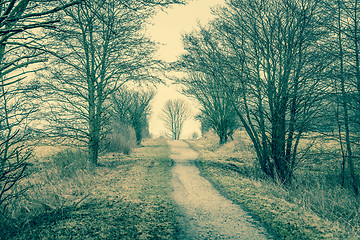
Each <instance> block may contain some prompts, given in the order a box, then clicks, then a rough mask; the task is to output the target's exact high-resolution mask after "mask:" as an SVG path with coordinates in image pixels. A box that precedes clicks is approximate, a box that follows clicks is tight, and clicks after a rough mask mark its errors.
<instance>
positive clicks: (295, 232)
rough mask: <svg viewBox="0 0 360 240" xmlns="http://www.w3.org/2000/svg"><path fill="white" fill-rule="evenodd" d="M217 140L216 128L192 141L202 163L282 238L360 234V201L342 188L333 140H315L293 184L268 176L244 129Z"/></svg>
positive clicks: (227, 193) (211, 177) (229, 193)
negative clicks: (224, 141) (230, 138)
mask: <svg viewBox="0 0 360 240" xmlns="http://www.w3.org/2000/svg"><path fill="white" fill-rule="evenodd" d="M304 141H312V138H307V139H305V140H304ZM217 142H218V139H217V138H216V136H215V135H214V134H211V133H209V134H207V135H206V136H204V137H203V138H202V139H199V140H194V141H189V143H190V144H191V145H192V146H193V148H195V149H197V150H198V151H199V152H200V153H201V157H200V159H199V160H198V161H197V166H198V167H199V168H200V170H201V173H202V174H203V176H205V177H206V178H208V179H209V180H210V181H211V182H212V183H213V184H214V185H215V186H216V187H217V188H218V189H219V190H220V191H221V192H222V193H223V194H224V195H225V196H227V197H228V198H230V199H232V200H233V201H234V202H236V203H237V204H239V205H241V206H243V207H244V208H245V209H247V210H248V211H249V212H250V213H252V214H253V215H254V216H255V218H257V219H259V220H260V221H262V222H264V223H266V224H267V226H268V227H269V228H271V229H272V230H274V231H275V232H277V233H278V234H280V235H281V237H282V238H284V239H359V235H358V234H359V224H360V218H359V215H360V214H359V213H360V212H359V209H358V201H359V200H358V199H357V198H356V197H354V195H353V194H352V193H351V192H350V191H349V190H347V189H345V188H341V187H340V183H339V181H338V180H339V179H338V177H337V176H338V175H339V173H340V172H339V169H340V166H341V161H340V159H337V158H334V157H333V156H335V155H334V154H335V153H334V151H335V150H334V149H336V147H335V146H336V143H335V142H334V141H332V140H329V139H327V140H324V139H320V138H319V139H317V140H316V141H315V142H312V144H313V147H312V148H311V149H310V151H309V154H308V155H307V156H308V157H307V158H304V160H303V162H301V163H300V164H299V167H298V169H297V171H296V178H295V181H294V183H293V186H291V188H288V189H286V188H284V187H282V186H280V185H279V184H277V183H276V182H274V181H271V180H266V177H265V176H264V175H263V174H262V172H261V171H260V170H259V167H258V166H257V162H256V160H255V156H254V155H253V153H252V148H251V144H250V141H249V140H248V138H247V137H246V134H245V133H244V132H237V133H236V134H235V136H234V141H231V142H229V143H227V144H225V145H223V146H219V144H218V143H217ZM331 156H332V158H331Z"/></svg>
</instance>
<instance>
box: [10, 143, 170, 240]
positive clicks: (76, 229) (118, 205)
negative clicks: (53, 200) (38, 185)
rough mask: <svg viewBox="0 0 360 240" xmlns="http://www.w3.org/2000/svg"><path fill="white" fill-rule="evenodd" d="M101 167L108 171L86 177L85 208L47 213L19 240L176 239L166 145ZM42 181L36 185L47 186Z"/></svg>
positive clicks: (118, 157) (148, 146)
mask: <svg viewBox="0 0 360 240" xmlns="http://www.w3.org/2000/svg"><path fill="white" fill-rule="evenodd" d="M101 163H102V164H103V166H102V167H99V168H97V169H95V171H94V172H93V173H87V174H86V176H82V179H83V181H82V182H84V181H85V182H87V184H84V183H82V190H83V191H86V190H88V191H89V196H88V197H86V198H85V199H84V200H83V201H82V202H81V203H80V204H77V205H71V204H68V205H67V207H57V208H54V209H52V210H51V211H47V212H43V214H40V215H39V216H37V217H36V218H33V219H31V220H30V221H28V223H27V224H26V225H24V227H23V228H24V229H23V230H22V231H21V233H20V234H18V235H17V236H15V237H14V239H174V236H175V235H176V223H175V207H174V206H175V205H174V203H173V200H172V198H171V191H172V188H171V185H170V178H171V172H170V168H171V160H170V159H169V148H168V146H167V143H166V141H165V140H159V139H157V140H148V141H147V142H145V144H144V147H141V148H138V149H136V150H134V152H133V153H132V154H131V155H130V156H125V155H122V154H109V155H108V156H105V157H104V158H103V159H102V160H101ZM47 171H51V169H47ZM39 174H40V173H39ZM40 177H41V175H38V177H37V179H36V180H38V181H41V179H39V178H40ZM76 177H78V176H73V177H72V178H76ZM50 180H51V179H50ZM52 180H54V181H56V179H52ZM69 181H70V180H69ZM44 184H45V183H44ZM54 184H55V183H54ZM84 186H86V189H83V188H84ZM67 194H70V193H63V194H62V195H64V196H63V197H65V196H66V195H67ZM43 201H44V200H43Z"/></svg>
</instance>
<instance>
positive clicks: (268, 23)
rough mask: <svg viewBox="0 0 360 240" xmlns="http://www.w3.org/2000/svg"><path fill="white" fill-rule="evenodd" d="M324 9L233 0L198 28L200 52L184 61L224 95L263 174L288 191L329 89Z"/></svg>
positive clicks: (291, 3)
mask: <svg viewBox="0 0 360 240" xmlns="http://www.w3.org/2000/svg"><path fill="white" fill-rule="evenodd" d="M322 10H323V9H322V6H321V5H320V1H317V0H312V1H286V0H282V1H275V0H274V1H263V0H256V1H250V0H249V1H247V0H245V1H228V2H227V7H224V8H221V9H218V10H217V16H218V18H217V19H216V20H215V21H213V22H212V24H211V25H210V27H209V29H205V28H202V29H201V34H202V36H203V37H202V39H203V41H202V43H201V44H198V45H197V46H198V47H197V49H198V50H197V51H191V54H186V55H184V56H183V59H182V61H183V65H184V64H185V66H186V67H187V68H190V69H193V70H194V71H199V72H203V73H207V74H212V75H214V76H216V78H217V79H218V82H219V84H222V85H224V86H225V87H226V88H227V93H228V96H229V99H231V101H232V103H233V105H234V109H235V111H236V113H237V115H238V117H239V119H240V121H241V125H242V126H244V128H245V130H246V132H247V133H248V135H249V137H250V139H251V141H252V143H253V146H254V149H255V152H256V154H257V157H258V160H259V163H260V166H261V168H262V170H263V171H264V172H265V173H266V174H267V175H268V176H270V177H272V178H274V179H279V181H280V182H282V183H283V184H285V185H289V184H291V180H292V177H293V173H294V170H295V167H296V164H297V163H298V161H299V159H298V158H297V156H298V150H299V149H298V146H299V142H300V140H301V136H302V135H303V133H304V132H305V131H308V130H309V127H310V123H311V119H312V118H314V117H316V115H317V114H318V113H319V109H320V106H321V104H320V103H321V100H322V98H323V96H324V95H323V93H324V92H325V90H326V86H325V85H324V81H322V79H324V78H323V76H322V75H324V72H325V70H326V68H327V67H328V66H329V65H330V63H331V61H332V59H331V57H329V56H327V55H326V54H324V49H322V46H321V43H322V42H323V40H324V39H325V38H326V36H327V31H326V30H325V29H324V28H323V27H322V25H323V22H322V21H323V16H324V13H323V12H322ZM190 37H193V36H190ZM192 50H193V49H192ZM194 52H196V53H197V54H196V55H194Z"/></svg>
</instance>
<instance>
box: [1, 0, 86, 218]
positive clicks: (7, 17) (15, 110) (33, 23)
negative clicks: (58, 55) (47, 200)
mask: <svg viewBox="0 0 360 240" xmlns="http://www.w3.org/2000/svg"><path fill="white" fill-rule="evenodd" d="M79 2H80V1H58V0H53V1H47V2H39V1H32V0H30V1H23V0H11V1H0V9H1V11H0V206H1V211H4V210H5V208H6V206H7V205H8V204H9V203H10V201H11V200H12V199H13V198H15V197H17V196H18V195H19V193H21V192H22V190H24V189H22V190H18V191H13V190H14V189H15V188H14V186H16V184H17V183H18V182H19V181H20V180H21V179H22V178H24V177H25V170H26V166H27V161H28V159H29V158H30V157H31V153H32V148H31V145H30V144H29V140H30V139H31V137H32V134H31V129H30V128H29V123H30V122H31V119H32V118H31V117H32V115H33V114H34V113H35V112H36V110H37V107H38V105H37V103H36V100H35V99H36V98H34V97H37V95H36V92H37V90H38V88H39V85H38V84H37V83H36V82H35V81H33V82H31V81H29V80H28V79H26V77H27V75H28V74H30V73H32V72H34V71H36V66H34V64H36V63H39V62H42V61H44V59H45V58H44V54H43V53H44V52H43V51H42V50H43V49H42V47H41V41H39V39H41V37H42V36H39V34H38V32H39V28H47V29H51V28H55V27H56V26H57V23H58V20H57V19H53V18H52V15H53V14H54V13H56V12H59V11H62V10H64V9H66V8H67V7H70V6H72V5H75V4H77V3H79Z"/></svg>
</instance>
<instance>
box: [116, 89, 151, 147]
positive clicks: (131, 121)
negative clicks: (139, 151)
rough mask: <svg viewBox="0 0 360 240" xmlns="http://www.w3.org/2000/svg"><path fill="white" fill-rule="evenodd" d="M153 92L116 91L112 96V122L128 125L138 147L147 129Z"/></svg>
mask: <svg viewBox="0 0 360 240" xmlns="http://www.w3.org/2000/svg"><path fill="white" fill-rule="evenodd" d="M154 96H155V91H151V90H147V91H144V90H123V89H122V90H120V89H119V90H118V91H116V92H115V93H114V94H113V95H112V103H113V110H114V113H115V114H114V121H119V122H122V123H125V124H127V125H130V126H131V127H132V128H133V129H134V130H135V135H136V142H137V144H138V145H140V144H141V141H142V139H143V137H144V135H145V132H146V130H147V129H148V124H149V123H148V116H149V114H150V110H151V108H150V107H151V106H150V103H151V100H152V99H153V98H154Z"/></svg>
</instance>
